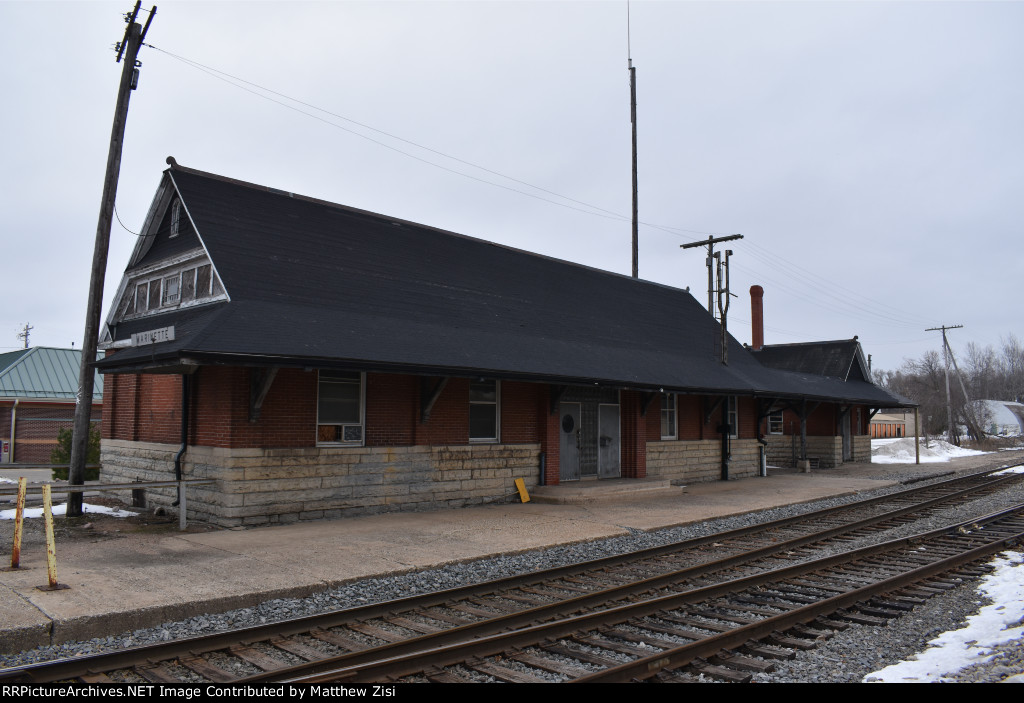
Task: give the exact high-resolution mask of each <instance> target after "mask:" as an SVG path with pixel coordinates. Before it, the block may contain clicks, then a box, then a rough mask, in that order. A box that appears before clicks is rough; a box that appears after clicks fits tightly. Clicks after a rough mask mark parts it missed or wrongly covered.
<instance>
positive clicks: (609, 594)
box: [240, 497, 948, 683]
mask: <svg viewBox="0 0 1024 703" xmlns="http://www.w3.org/2000/svg"><path fill="white" fill-rule="evenodd" d="M946 499H948V497H943V498H935V499H932V500H930V501H927V502H926V503H922V504H919V505H917V506H908V507H905V508H901V509H900V510H897V511H894V512H893V513H885V514H884V515H882V516H875V517H872V518H865V519H863V520H860V521H858V522H855V523H852V524H850V525H843V526H838V527H834V528H830V529H827V530H824V531H823V532H817V533H814V534H810V535H803V536H800V537H796V538H794V539H791V540H786V541H782V542H777V543H774V544H772V545H770V546H767V547H761V548H758V549H754V550H750V551H746V552H741V553H737V554H733V555H730V556H727V557H723V558H722V559H716V560H713V561H709V562H701V563H698V564H694V565H691V566H687V567H684V568H682V569H676V570H674V571H669V572H666V573H663V574H658V575H657V576H652V577H649V578H645V579H641V580H638V581H633V582H630V583H626V584H623V585H620V586H613V587H611V588H605V589H601V590H598V591H594V592H592V593H586V594H582V595H579V596H574V597H571V598H566V599H562V600H559V601H556V602H553V603H548V604H545V605H539V606H535V607H532V608H526V609H523V610H520V611H517V612H514V613H509V614H506V615H498V616H495V617H493V618H488V619H487V620H484V621H481V622H475V623H470V624H468V625H462V626H459V627H453V628H449V629H446V630H443V631H441V632H438V633H433V634H426V635H422V636H420V637H415V638H410V639H406V640H402V641H400V642H394V643H389V644H384V645H380V646H378V647H372V648H367V649H363V650H359V651H356V652H348V653H345V654H339V655H335V656H332V657H325V658H324V659H322V660H320V661H316V662H311V663H308V664H298V665H295V666H292V667H283V668H281V669H275V670H274V671H267V672H263V673H261V674H255V675H253V676H249V677H245V678H243V679H240V681H241V682H247V683H255V682H264V681H275V680H278V679H280V677H282V676H291V675H308V674H312V673H315V672H317V671H326V670H330V669H332V668H337V667H339V666H356V665H358V664H361V663H365V662H371V661H376V660H379V659H383V658H390V657H397V656H402V655H404V654H407V653H411V652H416V651H422V650H425V649H434V648H437V647H441V646H444V645H447V644H450V643H457V642H462V641H465V640H466V639H470V638H474V637H486V636H488V635H492V634H498V633H500V632H503V631H507V630H513V629H520V628H523V627H528V626H530V625H533V624H536V623H538V622H542V621H544V620H550V619H558V618H561V617H564V614H565V613H567V612H576V611H583V610H586V609H594V608H597V607H599V606H604V605H609V604H611V603H614V602H618V601H622V600H624V599H626V598H629V597H631V596H636V595H639V594H644V593H649V592H651V591H654V590H657V589H663V588H667V587H670V586H673V585H680V583H681V582H682V581H684V580H685V579H686V578H687V577H693V576H709V575H711V574H713V573H716V572H720V571H723V570H725V569H728V568H730V567H734V566H739V565H744V564H748V563H749V562H752V561H756V560H758V559H763V558H765V557H769V556H771V555H773V554H777V553H780V552H786V551H790V550H793V549H795V548H798V547H801V546H805V545H808V544H813V543H815V542H819V541H822V540H824V539H828V538H829V537H833V536H836V535H839V534H843V533H844V532H849V531H852V530H856V529H861V528H863V527H865V526H869V525H872V524H874V523H877V522H879V521H885V520H890V519H892V518H893V517H895V516H900V515H904V514H907V513H908V512H913V511H914V510H917V509H920V508H921V507H922V506H931V505H933V504H935V503H936V502H941V501H943V500H946ZM609 607H610V606H609Z"/></svg>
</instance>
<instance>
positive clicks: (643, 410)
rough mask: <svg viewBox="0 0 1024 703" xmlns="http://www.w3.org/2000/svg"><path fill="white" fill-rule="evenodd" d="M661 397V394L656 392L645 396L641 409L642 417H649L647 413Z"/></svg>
mask: <svg viewBox="0 0 1024 703" xmlns="http://www.w3.org/2000/svg"><path fill="white" fill-rule="evenodd" d="M659 395H661V394H660V393H654V392H651V393H644V394H643V399H644V404H643V406H642V407H641V408H640V417H647V411H648V410H649V409H650V407H651V403H653V402H654V399H655V398H657V397H658V396H659Z"/></svg>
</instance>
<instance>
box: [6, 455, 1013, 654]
mask: <svg viewBox="0 0 1024 703" xmlns="http://www.w3.org/2000/svg"><path fill="white" fill-rule="evenodd" d="M1022 462H1024V451H1014V452H999V453H996V454H989V455H984V456H980V457H968V458H965V459H959V460H955V461H954V462H950V463H942V464H922V465H920V466H913V465H894V464H884V465H871V464H847V465H844V466H843V467H841V468H839V469H826V470H820V471H816V472H812V473H811V474H800V473H795V472H792V471H789V472H786V471H773V472H772V475H769V476H768V477H764V478H747V479H740V480H736V481H727V482H722V481H717V482H712V483H699V484H693V485H689V486H685V487H683V486H676V487H667V488H666V487H665V486H664V485H655V483H654V482H651V486H652V487H653V490H651V491H650V492H648V491H641V492H629V493H627V494H623V493H622V492H620V491H614V490H612V489H611V488H609V486H612V485H613V484H615V483H619V482H611V483H608V484H606V483H605V482H593V484H592V485H590V486H588V485H585V484H583V483H581V484H576V485H572V486H567V487H564V488H563V492H564V493H565V494H566V495H570V494H572V495H575V496H576V497H577V498H579V500H574V501H569V502H563V503H554V504H548V503H540V502H530V503H526V504H520V503H516V504H506V505H495V506H486V507H479V508H466V509H461V510H445V511H439V512H426V513H397V514H387V515H375V516H371V517H363V518H346V519H341V520H333V521H319V522H308V523H301V524H292V525H283V526H277V527H265V528H254V529H250V530H208V531H189V532H177V531H176V530H175V528H174V525H173V524H171V525H167V526H164V527H162V528H161V529H159V530H156V531H153V530H138V531H128V530H127V529H126V530H125V531H124V532H123V533H120V532H118V533H111V532H109V531H108V532H107V533H106V534H103V535H96V536H95V538H93V537H92V536H90V535H89V533H88V532H87V531H86V532H83V530H84V529H85V528H83V527H81V526H80V525H78V526H74V527H68V528H66V529H65V530H64V532H65V534H66V538H64V539H62V538H61V537H58V542H57V562H58V577H59V580H60V582H61V583H62V584H66V585H68V586H69V588H68V589H66V590H60V591H53V592H48V591H41V590H38V589H37V588H36V587H37V586H40V585H43V584H45V583H46V581H47V579H46V559H45V556H46V555H45V548H44V547H43V545H42V544H41V542H40V540H39V538H38V536H36V537H35V538H34V540H32V539H30V540H27V541H26V544H25V545H24V546H23V550H22V559H21V564H22V566H23V567H25V568H22V569H20V570H17V571H3V572H0V651H3V652H13V651H19V650H22V649H27V648H31V647H35V646H39V645H44V644H50V643H59V642H64V641H69V640H77V639H86V638H90V637H97V636H107V635H112V634H117V633H120V632H125V631H129V630H132V629H137V628H140V627H151V626H154V625H158V624H160V623H162V622H167V621H170V620H179V619H183V618H186V617H191V616H193V615H197V614H201V613H206V612H219V611H224V610H230V609H232V608H238V607H245V606H250V605H253V604H255V603H259V602H261V601H264V600H268V599H272V598H279V597H288V596H303V595H308V594H310V593H314V592H317V591H321V590H324V589H327V588H331V587H334V586H337V585H339V584H342V583H345V582H349V581H354V580H357V579H361V578H365V577H369V576H377V575H385V574H395V573H402V572H407V571H416V570H421V569H428V568H432V567H436V566H441V565H444V564H448V563H453V562H460V561H467V560H472V559H478V558H481V557H486V556H489V555H494V554H502V553H505V554H507V553H515V552H522V551H529V550H533V549H542V548H544V547H548V546H552V545H557V544H566V543H573V542H582V541H588V540H596V539H603V538H606V537H615V536H619V535H624V534H628V533H629V532H630V530H645V531H648V530H655V529H659V528H663V527H671V526H676V525H684V524H689V523H693V522H700V521H703V520H708V519H712V518H716V517H723V516H728V515H735V514H740V513H746V512H750V511H754V510H761V509H765V508H772V507H776V506H780V505H790V504H794V503H802V502H807V501H813V500H817V499H820V498H827V497H831V496H838V495H847V494H853V493H858V492H861V491H868V490H873V489H876V488H879V487H882V486H887V485H893V484H894V483H895V481H892V480H887V479H886V478H885V477H886V476H892V475H895V474H901V475H905V474H908V473H917V474H920V477H921V478H930V477H932V476H936V475H942V474H952V473H955V472H959V471H968V470H976V469H979V468H982V467H985V466H993V467H995V466H1001V465H1004V464H1007V465H1012V464H1019V463H1022ZM622 483H623V484H626V483H629V482H622ZM634 483H635V482H634ZM627 488H628V487H627ZM588 490H589V491H591V492H592V494H591V495H589V496H588V495H587V492H588ZM541 493H543V491H541ZM0 522H4V523H7V524H6V525H4V526H0V527H2V528H3V529H2V531H0V536H2V540H3V541H0V553H2V554H4V556H3V562H5V563H4V565H6V564H8V563H9V558H10V557H9V553H10V547H11V538H10V534H11V528H10V524H11V521H0ZM34 529H35V530H36V532H38V531H39V528H38V527H36V528H34ZM114 529H116V527H115V528H114ZM192 529H198V528H192ZM76 531H77V532H76ZM59 532H60V531H59Z"/></svg>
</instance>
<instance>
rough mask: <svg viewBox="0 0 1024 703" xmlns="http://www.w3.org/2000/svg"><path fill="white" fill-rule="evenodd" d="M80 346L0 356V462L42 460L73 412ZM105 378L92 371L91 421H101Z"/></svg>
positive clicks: (51, 449)
mask: <svg viewBox="0 0 1024 703" xmlns="http://www.w3.org/2000/svg"><path fill="white" fill-rule="evenodd" d="M81 363H82V351H81V350H80V349H56V348H53V347H33V348H31V349H19V350H17V351H13V352H7V353H5V354H0V463H15V462H16V463H21V464H26V463H29V464H36V463H40V464H44V463H48V462H49V461H50V452H52V451H53V448H54V447H55V446H56V443H57V432H58V431H59V430H60V429H62V428H65V427H67V428H70V427H71V426H72V424H73V421H74V416H75V396H76V394H77V392H78V373H79V368H80V365H81ZM102 403H103V377H102V376H101V375H100V374H96V389H95V393H94V397H93V409H92V420H93V422H99V421H100V420H101V419H102Z"/></svg>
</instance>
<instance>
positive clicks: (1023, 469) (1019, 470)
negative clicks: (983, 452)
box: [992, 464, 1024, 476]
mask: <svg viewBox="0 0 1024 703" xmlns="http://www.w3.org/2000/svg"><path fill="white" fill-rule="evenodd" d="M1003 474H1024V464H1021V465H1019V466H1011V467H1009V468H1007V469H1003V470H1002V471H996V472H995V473H994V474H992V475H993V476H1002V475H1003Z"/></svg>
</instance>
